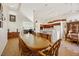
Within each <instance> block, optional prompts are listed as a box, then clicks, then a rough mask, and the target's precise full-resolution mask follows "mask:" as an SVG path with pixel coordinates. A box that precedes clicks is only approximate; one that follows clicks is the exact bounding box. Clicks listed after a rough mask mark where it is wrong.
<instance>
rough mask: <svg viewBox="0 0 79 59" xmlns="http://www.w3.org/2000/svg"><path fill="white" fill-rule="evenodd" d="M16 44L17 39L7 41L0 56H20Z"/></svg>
mask: <svg viewBox="0 0 79 59" xmlns="http://www.w3.org/2000/svg"><path fill="white" fill-rule="evenodd" d="M18 44H19V40H18V38H12V39H9V40H8V43H7V45H6V47H5V49H4V51H3V53H2V56H20V52H19V45H18Z"/></svg>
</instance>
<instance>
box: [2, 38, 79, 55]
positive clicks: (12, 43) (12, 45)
mask: <svg viewBox="0 0 79 59" xmlns="http://www.w3.org/2000/svg"><path fill="white" fill-rule="evenodd" d="M62 44H63V45H64V44H66V45H68V46H70V44H71V43H69V42H66V41H64V42H62ZM71 45H73V44H71ZM74 46H76V45H74ZM70 49H71V50H69V49H67V48H66V47H60V49H59V56H79V53H76V52H74V51H73V50H72V48H70ZM78 52H79V51H78ZM20 55H21V54H20V51H19V40H18V38H13V39H9V40H8V43H7V45H6V47H5V49H4V51H3V53H2V56H20Z"/></svg>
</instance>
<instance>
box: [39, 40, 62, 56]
mask: <svg viewBox="0 0 79 59" xmlns="http://www.w3.org/2000/svg"><path fill="white" fill-rule="evenodd" d="M60 44H61V39H59V40H58V41H56V42H55V43H54V44H53V45H52V46H51V45H50V46H49V47H48V48H46V49H44V50H41V51H38V52H39V54H40V55H41V56H58V50H59V47H60Z"/></svg>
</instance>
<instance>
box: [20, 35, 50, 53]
mask: <svg viewBox="0 0 79 59" xmlns="http://www.w3.org/2000/svg"><path fill="white" fill-rule="evenodd" d="M20 37H21V38H22V40H23V41H24V43H25V44H26V45H27V46H28V48H29V49H31V50H32V51H33V52H37V51H40V50H42V49H45V48H47V47H48V46H49V44H50V42H49V41H48V40H47V39H45V38H42V37H37V36H34V35H33V34H20Z"/></svg>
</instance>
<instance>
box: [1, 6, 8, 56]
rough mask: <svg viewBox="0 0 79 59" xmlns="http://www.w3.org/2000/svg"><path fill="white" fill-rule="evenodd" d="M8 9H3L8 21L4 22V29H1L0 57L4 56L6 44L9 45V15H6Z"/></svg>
mask: <svg viewBox="0 0 79 59" xmlns="http://www.w3.org/2000/svg"><path fill="white" fill-rule="evenodd" d="M5 10H6V8H5V7H4V8H3V13H4V16H5V18H6V20H4V21H2V22H3V27H2V28H0V55H1V54H2V52H3V50H4V48H5V46H6V44H7V22H6V21H7V17H6V16H7V15H6V11H5Z"/></svg>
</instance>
